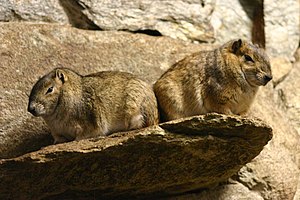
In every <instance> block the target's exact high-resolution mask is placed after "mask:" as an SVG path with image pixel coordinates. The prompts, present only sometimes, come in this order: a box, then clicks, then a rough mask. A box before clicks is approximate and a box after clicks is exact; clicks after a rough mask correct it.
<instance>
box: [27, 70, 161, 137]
mask: <svg viewBox="0 0 300 200" xmlns="http://www.w3.org/2000/svg"><path fill="white" fill-rule="evenodd" d="M51 88H52V89H51ZM47 91H48V92H47ZM28 111H29V112H31V113H32V114H33V115H35V116H41V117H43V119H44V120H45V122H46V123H47V124H48V126H49V128H50V130H51V134H52V136H53V137H54V140H55V141H54V142H55V143H62V142H66V141H71V140H74V139H75V140H80V139H84V138H91V137H96V136H104V135H108V134H111V133H113V132H118V131H126V130H132V129H138V128H142V127H146V126H150V125H154V124H157V123H158V111H157V103H156V98H155V95H154V93H153V91H152V88H151V87H150V86H149V85H148V84H147V83H145V82H143V81H142V80H140V79H138V78H137V77H135V76H134V75H132V74H129V73H125V72H113V71H109V72H99V73H96V74H90V75H87V76H81V75H79V74H77V73H76V72H74V71H72V70H70V69H67V68H57V69H54V70H53V71H51V72H50V73H49V74H47V75H45V76H44V77H42V78H41V79H40V80H39V81H38V82H37V83H36V84H35V85H34V87H33V89H32V91H31V94H30V97H29V104H28Z"/></svg>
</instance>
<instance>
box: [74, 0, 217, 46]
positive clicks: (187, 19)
mask: <svg viewBox="0 0 300 200" xmlns="http://www.w3.org/2000/svg"><path fill="white" fill-rule="evenodd" d="M79 2H80V5H82V6H83V7H84V8H85V9H84V10H83V11H82V12H83V13H84V14H86V16H88V18H89V19H91V20H92V21H93V22H94V23H95V24H97V25H98V26H99V27H100V28H101V29H104V30H129V31H143V30H156V31H159V32H160V33H161V34H162V35H166V36H170V37H173V38H179V39H183V40H196V41H205V42H209V41H213V39H214V34H213V29H212V27H211V24H210V23H209V17H210V15H211V13H212V12H213V8H214V4H215V0H205V1H197V0H177V1H170V0H167V1H152V0H142V1H138V2H137V1H135V0H127V1H122V0H116V1H100V2H99V1H94V0H80V1H79Z"/></svg>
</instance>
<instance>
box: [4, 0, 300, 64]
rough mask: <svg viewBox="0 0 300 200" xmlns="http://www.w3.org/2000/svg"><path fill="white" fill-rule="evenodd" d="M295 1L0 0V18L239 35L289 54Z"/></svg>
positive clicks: (199, 35)
mask: <svg viewBox="0 0 300 200" xmlns="http://www.w3.org/2000/svg"><path fill="white" fill-rule="evenodd" d="M299 4H300V3H299V0H288V1H276V0H264V1H263V3H262V0H256V1H247V0H222V1H221V0H201V1H200V0H164V1H159V0H156V1H152V0H140V1H135V0H127V1H122V0H116V1H104V0H101V1H99V0H49V1H42V0H0V21H31V22H54V23H61V24H71V25H72V26H74V27H77V28H81V29H90V30H126V31H133V32H142V33H146V34H152V35H160V34H161V35H165V36H170V37H173V38H177V39H183V40H189V41H200V42H214V41H215V42H216V43H215V44H221V43H224V42H226V41H228V40H230V39H232V38H238V37H240V38H246V39H249V40H252V41H254V42H256V43H258V44H260V45H262V46H266V48H267V50H268V52H269V54H270V55H271V56H274V57H276V56H282V57H288V58H289V59H290V60H293V54H294V53H295V50H296V49H297V47H298V46H299V35H300V34H299V32H300V30H299V27H300V23H299V10H300V8H299ZM286 5H289V6H286Z"/></svg>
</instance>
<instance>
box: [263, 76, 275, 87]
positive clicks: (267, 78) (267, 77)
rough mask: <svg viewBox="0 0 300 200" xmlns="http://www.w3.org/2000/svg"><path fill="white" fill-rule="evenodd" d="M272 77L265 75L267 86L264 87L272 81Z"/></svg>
mask: <svg viewBox="0 0 300 200" xmlns="http://www.w3.org/2000/svg"><path fill="white" fill-rule="evenodd" d="M272 78H273V77H272V75H265V76H264V82H265V84H264V85H266V84H267V83H268V82H269V81H270V80H272Z"/></svg>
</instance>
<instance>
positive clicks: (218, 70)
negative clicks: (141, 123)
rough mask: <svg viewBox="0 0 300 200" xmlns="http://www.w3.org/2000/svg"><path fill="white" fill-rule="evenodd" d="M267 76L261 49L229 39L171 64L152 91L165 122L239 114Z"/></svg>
mask: <svg viewBox="0 0 300 200" xmlns="http://www.w3.org/2000/svg"><path fill="white" fill-rule="evenodd" d="M271 79H272V73H271V68H270V63H269V59H268V56H267V55H266V54H265V53H264V51H263V50H262V49H260V48H258V47H257V46H255V45H253V44H251V43H250V42H247V41H244V40H233V41H229V42H227V43H226V44H224V45H223V46H221V47H220V48H217V49H215V50H212V51H202V52H197V53H195V54H192V55H190V56H187V57H186V58H184V59H183V60H181V61H179V62H178V63H175V64H174V65H173V66H172V67H171V68H170V69H169V70H168V71H166V72H165V73H164V74H163V75H162V76H161V78H160V79H159V80H158V81H157V82H156V83H155V85H154V92H155V95H156V97H157V100H158V103H159V107H160V110H161V115H162V118H163V120H165V121H167V120H173V119H178V118H182V117H188V116H193V115H199V114H206V113H209V112H217V113H223V114H238V115H240V114H245V113H246V112H247V111H248V110H249V108H250V105H251V103H252V101H253V99H254V97H255V94H256V92H257V90H258V87H259V86H261V85H266V84H267V82H268V81H270V80H271Z"/></svg>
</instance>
